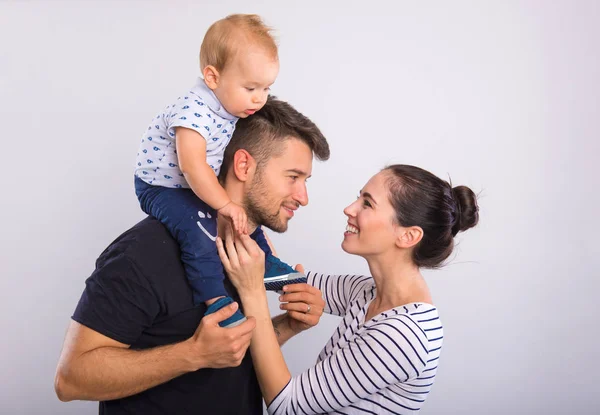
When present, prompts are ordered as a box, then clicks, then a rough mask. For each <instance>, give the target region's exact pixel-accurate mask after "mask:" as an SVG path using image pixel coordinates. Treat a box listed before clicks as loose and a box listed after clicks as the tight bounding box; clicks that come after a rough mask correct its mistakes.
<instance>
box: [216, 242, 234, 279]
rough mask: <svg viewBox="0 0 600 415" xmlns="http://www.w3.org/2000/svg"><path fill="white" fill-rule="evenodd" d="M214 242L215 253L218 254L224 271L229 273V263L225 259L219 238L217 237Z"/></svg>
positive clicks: (226, 258) (223, 248) (225, 254)
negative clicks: (215, 244)
mask: <svg viewBox="0 0 600 415" xmlns="http://www.w3.org/2000/svg"><path fill="white" fill-rule="evenodd" d="M216 242H217V252H218V253H219V258H221V262H222V263H223V267H225V271H229V270H230V269H231V263H230V262H229V258H228V257H227V253H226V252H225V247H224V246H223V240H222V239H221V237H220V236H217V240H216Z"/></svg>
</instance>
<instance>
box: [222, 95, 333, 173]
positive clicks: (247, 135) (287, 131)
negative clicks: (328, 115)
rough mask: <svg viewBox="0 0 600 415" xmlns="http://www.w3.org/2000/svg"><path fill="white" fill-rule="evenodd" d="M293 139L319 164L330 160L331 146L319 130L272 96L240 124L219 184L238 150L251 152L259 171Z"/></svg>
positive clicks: (224, 157)
mask: <svg viewBox="0 0 600 415" xmlns="http://www.w3.org/2000/svg"><path fill="white" fill-rule="evenodd" d="M291 138H295V139H298V140H301V141H303V142H304V143H306V145H308V147H309V148H310V149H311V150H312V152H313V154H314V156H315V157H316V158H317V160H322V161H323V160H327V159H329V144H328V143H327V140H326V139H325V136H323V134H322V133H321V130H319V127H317V126H316V125H315V123H313V122H312V121H311V120H309V119H308V118H306V117H305V116H304V115H302V114H300V113H299V112H298V111H297V110H296V109H295V108H294V107H292V106H291V105H290V104H288V103H287V102H285V101H281V100H279V99H277V98H276V97H273V96H269V98H268V99H267V103H266V104H265V106H264V107H262V108H261V110H260V111H258V112H257V113H256V114H254V115H252V116H250V117H248V118H242V119H239V120H238V122H237V124H236V127H235V131H234V133H233V137H232V138H231V141H230V142H229V144H228V145H227V149H226V150H225V154H224V156H223V164H222V165H221V173H220V175H219V180H220V181H221V182H222V183H223V182H224V181H225V177H226V176H227V171H228V170H229V166H230V165H231V163H232V161H233V155H234V154H235V152H236V151H238V150H239V149H244V150H246V151H248V153H250V155H251V156H252V157H253V158H254V159H255V160H256V163H257V168H258V169H260V168H261V167H262V166H264V164H266V162H267V161H268V160H269V159H270V158H272V157H276V156H279V155H281V154H282V152H283V145H282V144H283V143H284V142H285V141H286V140H289V139H291Z"/></svg>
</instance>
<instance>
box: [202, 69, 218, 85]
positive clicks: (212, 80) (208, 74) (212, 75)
mask: <svg viewBox="0 0 600 415" xmlns="http://www.w3.org/2000/svg"><path fill="white" fill-rule="evenodd" d="M202 76H203V77H204V82H205V83H206V86H207V87H209V88H210V89H212V90H215V89H217V86H218V85H219V71H217V68H215V67H214V66H212V65H208V66H206V67H205V68H204V70H203V71H202Z"/></svg>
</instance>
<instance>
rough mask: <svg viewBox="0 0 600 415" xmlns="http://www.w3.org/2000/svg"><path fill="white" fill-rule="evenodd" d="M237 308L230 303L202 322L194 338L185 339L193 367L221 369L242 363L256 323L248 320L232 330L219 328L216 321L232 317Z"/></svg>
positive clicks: (235, 304) (251, 319) (251, 318)
mask: <svg viewBox="0 0 600 415" xmlns="http://www.w3.org/2000/svg"><path fill="white" fill-rule="evenodd" d="M237 308H238V304H237V303H232V304H230V305H228V306H227V307H223V308H222V309H220V310H219V311H217V312H215V313H213V314H209V315H208V316H205V317H204V318H203V319H202V321H201V322H200V325H199V326H198V328H197V329H196V332H195V333H194V335H193V336H192V337H190V338H189V339H188V340H187V342H188V344H189V347H190V348H191V351H190V359H192V362H193V363H192V364H193V365H194V367H197V368H198V369H200V368H223V367H234V366H239V365H240V363H242V359H243V358H244V356H245V354H246V350H247V349H248V346H250V340H251V339H252V331H253V330H254V327H255V326H256V321H255V320H254V318H253V317H248V320H247V321H245V322H244V323H242V324H240V325H239V326H236V327H233V328H222V327H220V326H219V322H221V321H223V320H225V319H227V318H228V317H230V316H232V315H233V313H235V311H236V310H237Z"/></svg>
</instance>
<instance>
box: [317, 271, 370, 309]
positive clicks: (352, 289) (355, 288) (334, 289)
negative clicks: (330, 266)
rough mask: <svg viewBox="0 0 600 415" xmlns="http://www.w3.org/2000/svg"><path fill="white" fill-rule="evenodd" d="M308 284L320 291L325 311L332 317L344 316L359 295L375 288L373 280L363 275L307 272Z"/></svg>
mask: <svg viewBox="0 0 600 415" xmlns="http://www.w3.org/2000/svg"><path fill="white" fill-rule="evenodd" d="M306 278H307V279H308V283H309V284H310V285H312V286H313V287H316V288H318V289H319V290H321V293H322V294H323V299H324V300H325V309H324V310H323V311H325V312H326V313H327V314H332V315H334V316H344V315H346V310H347V309H348V305H350V303H351V302H352V301H354V300H356V299H357V296H359V295H366V292H367V291H368V289H369V288H370V287H373V289H374V287H375V283H374V282H373V278H371V277H369V276H364V275H327V274H320V273H316V272H312V271H309V272H307V273H306Z"/></svg>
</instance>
